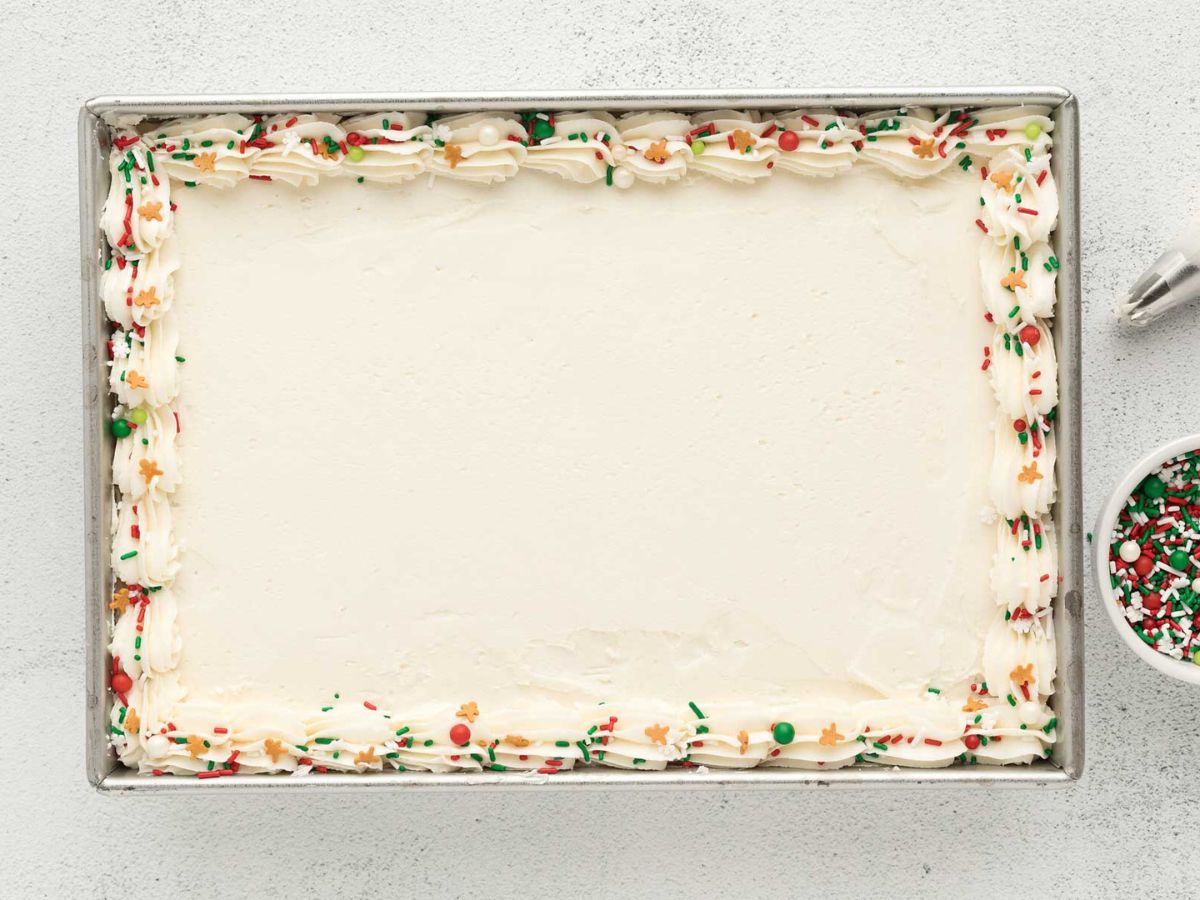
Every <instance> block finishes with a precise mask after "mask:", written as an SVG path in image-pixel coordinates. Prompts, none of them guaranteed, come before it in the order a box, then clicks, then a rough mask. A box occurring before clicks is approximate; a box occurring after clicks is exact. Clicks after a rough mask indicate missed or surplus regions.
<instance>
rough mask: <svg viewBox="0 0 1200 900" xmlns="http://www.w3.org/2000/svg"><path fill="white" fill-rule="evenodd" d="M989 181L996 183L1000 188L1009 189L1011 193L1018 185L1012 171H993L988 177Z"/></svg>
mask: <svg viewBox="0 0 1200 900" xmlns="http://www.w3.org/2000/svg"><path fill="white" fill-rule="evenodd" d="M988 181H990V182H991V183H992V184H994V185H996V186H997V187H998V188H1001V189H1003V190H1005V191H1008V192H1009V193H1010V194H1011V193H1012V192H1013V191H1014V190H1016V185H1014V184H1013V173H1012V172H993V173H992V174H991V177H989V178H988Z"/></svg>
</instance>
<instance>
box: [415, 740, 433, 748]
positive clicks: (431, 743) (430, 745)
mask: <svg viewBox="0 0 1200 900" xmlns="http://www.w3.org/2000/svg"><path fill="white" fill-rule="evenodd" d="M409 740H410V741H411V740H412V738H409ZM425 746H426V747H432V746H433V741H432V740H428V741H426V742H425Z"/></svg>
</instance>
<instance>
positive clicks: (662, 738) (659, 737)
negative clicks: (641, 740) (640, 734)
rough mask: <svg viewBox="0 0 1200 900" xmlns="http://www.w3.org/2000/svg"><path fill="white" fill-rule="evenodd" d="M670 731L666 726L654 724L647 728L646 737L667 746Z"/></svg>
mask: <svg viewBox="0 0 1200 900" xmlns="http://www.w3.org/2000/svg"><path fill="white" fill-rule="evenodd" d="M668 731H670V729H669V728H668V727H667V726H666V725H659V724H657V723H656V724H654V725H650V726H649V727H647V728H646V737H648V738H650V740H652V741H653V742H654V743H656V744H662V745H663V746H664V747H665V746H666V745H667V732H668Z"/></svg>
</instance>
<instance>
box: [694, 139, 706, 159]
mask: <svg viewBox="0 0 1200 900" xmlns="http://www.w3.org/2000/svg"><path fill="white" fill-rule="evenodd" d="M703 152H704V141H702V140H700V139H699V138H694V139H693V140H692V156H700V155H701V154H702V153H703Z"/></svg>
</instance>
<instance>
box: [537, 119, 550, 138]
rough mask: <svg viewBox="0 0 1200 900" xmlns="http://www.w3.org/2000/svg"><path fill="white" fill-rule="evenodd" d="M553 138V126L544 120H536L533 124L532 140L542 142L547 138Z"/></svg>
mask: <svg viewBox="0 0 1200 900" xmlns="http://www.w3.org/2000/svg"><path fill="white" fill-rule="evenodd" d="M553 136H554V126H553V125H551V124H550V123H549V122H547V121H546V120H545V119H537V120H536V121H534V123H533V138H534V140H538V141H544V140H545V139H546V138H548V137H553Z"/></svg>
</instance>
